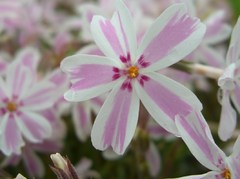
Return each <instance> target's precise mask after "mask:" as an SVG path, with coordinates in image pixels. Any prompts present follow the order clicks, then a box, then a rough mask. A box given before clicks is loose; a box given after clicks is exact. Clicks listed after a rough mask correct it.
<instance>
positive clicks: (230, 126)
mask: <svg viewBox="0 0 240 179" xmlns="http://www.w3.org/2000/svg"><path fill="white" fill-rule="evenodd" d="M239 31H240V18H239V19H238V21H237V24H236V25H235V27H234V29H233V32H232V36H231V42H230V45H229V49H228V52H227V56H226V64H225V66H226V68H225V70H224V72H223V74H222V76H221V77H220V78H219V79H218V85H219V86H220V88H221V90H222V99H221V105H222V111H221V117H220V124H219V129H218V134H219V137H220V138H221V139H222V140H227V139H229V138H230V137H231V136H232V133H233V131H234V129H235V128H236V123H237V114H236V111H235V109H234V108H233V106H232V104H231V101H232V102H233V104H234V106H235V108H236V109H237V111H238V112H240V80H239V75H240V63H239V55H240V50H239V46H240V36H239Z"/></svg>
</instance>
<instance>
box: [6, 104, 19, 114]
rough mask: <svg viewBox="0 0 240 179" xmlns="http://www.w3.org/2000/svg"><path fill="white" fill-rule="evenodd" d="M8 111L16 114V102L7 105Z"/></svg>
mask: <svg viewBox="0 0 240 179" xmlns="http://www.w3.org/2000/svg"><path fill="white" fill-rule="evenodd" d="M7 110H8V111H9V112H14V111H16V110H17V105H16V104H15V103H14V102H11V101H10V102H8V103H7Z"/></svg>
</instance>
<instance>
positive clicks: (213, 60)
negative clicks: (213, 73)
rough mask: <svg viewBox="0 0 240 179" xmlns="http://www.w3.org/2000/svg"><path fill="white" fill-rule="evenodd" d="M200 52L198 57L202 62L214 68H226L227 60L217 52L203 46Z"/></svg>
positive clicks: (199, 49)
mask: <svg viewBox="0 0 240 179" xmlns="http://www.w3.org/2000/svg"><path fill="white" fill-rule="evenodd" d="M197 51H198V57H197V58H199V60H201V62H203V63H205V64H207V65H210V66H212V67H217V68H223V67H224V66H225V58H224V57H223V55H221V54H220V53H219V52H218V51H217V50H215V49H213V48H212V47H209V46H203V45H202V46H201V47H200V48H198V49H197V50H196V51H194V52H197Z"/></svg>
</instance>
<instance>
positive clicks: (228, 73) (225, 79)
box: [218, 63, 236, 90]
mask: <svg viewBox="0 0 240 179" xmlns="http://www.w3.org/2000/svg"><path fill="white" fill-rule="evenodd" d="M235 70H236V64H235V63H232V64H230V65H229V66H228V67H227V68H226V69H225V70H224V72H223V74H222V75H221V76H220V78H218V86H220V87H221V88H222V89H223V90H232V89H234V88H235V81H234V78H235Z"/></svg>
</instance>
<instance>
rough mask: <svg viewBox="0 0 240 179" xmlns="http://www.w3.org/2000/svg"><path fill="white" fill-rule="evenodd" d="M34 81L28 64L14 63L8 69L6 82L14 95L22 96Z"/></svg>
mask: <svg viewBox="0 0 240 179" xmlns="http://www.w3.org/2000/svg"><path fill="white" fill-rule="evenodd" d="M32 82H33V75H32V73H31V71H30V69H28V68H27V67H26V66H24V65H22V64H20V63H12V64H11V65H9V67H8V69H7V75H6V83H7V86H8V88H9V93H10V94H12V96H11V98H12V97H18V98H21V97H22V96H23V95H24V94H26V92H27V91H28V89H29V88H30V85H31V84H32Z"/></svg>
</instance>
